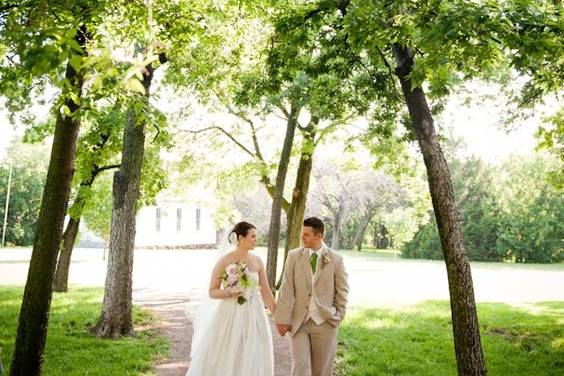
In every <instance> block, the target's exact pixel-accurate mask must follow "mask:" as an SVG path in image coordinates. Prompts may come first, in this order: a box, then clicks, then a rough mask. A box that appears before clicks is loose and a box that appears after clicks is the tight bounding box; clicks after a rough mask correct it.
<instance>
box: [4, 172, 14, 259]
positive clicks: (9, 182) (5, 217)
mask: <svg viewBox="0 0 564 376" xmlns="http://www.w3.org/2000/svg"><path fill="white" fill-rule="evenodd" d="M13 165H14V162H13V161H10V172H9V173H8V189H7V191H6V207H5V208H4V226H2V248H4V244H5V241H6V224H7V223H8V209H9V208H10V188H11V186H12V167H13Z"/></svg>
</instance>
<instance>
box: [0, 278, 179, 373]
mask: <svg viewBox="0 0 564 376" xmlns="http://www.w3.org/2000/svg"><path fill="white" fill-rule="evenodd" d="M103 293H104V290H103V289H99V288H96V289H93V288H72V289H71V291H70V292H69V293H68V294H58V293H55V294H54V295H53V301H52V304H51V312H50V315H49V334H48V336H47V345H46V349H45V362H44V364H43V374H44V375H46V376H58V375H105V376H106V375H152V374H153V372H152V371H151V364H152V363H153V361H155V360H156V359H158V358H159V357H163V356H166V354H167V351H168V343H167V341H166V339H164V338H163V337H161V336H160V335H159V333H158V332H157V330H156V329H151V327H154V323H155V320H156V318H155V317H153V316H152V315H151V314H150V313H149V312H148V311H145V310H140V309H137V308H135V307H134V323H135V327H136V328H141V329H140V330H136V334H135V336H133V337H131V338H124V339H121V340H119V341H114V340H102V339H98V338H96V337H95V336H94V335H92V334H90V333H89V332H88V330H87V328H88V327H90V326H92V325H93V324H95V322H96V321H97V319H98V317H99V315H100V311H101V303H102V298H103ZM22 294H23V288H21V287H9V286H0V348H1V349H2V353H1V354H0V358H1V359H2V362H3V363H4V366H5V368H8V369H9V363H10V361H11V357H12V352H13V349H14V341H15V336H16V330H17V321H18V316H19V309H20V304H21V298H22ZM6 371H7V370H6ZM6 373H8V372H6Z"/></svg>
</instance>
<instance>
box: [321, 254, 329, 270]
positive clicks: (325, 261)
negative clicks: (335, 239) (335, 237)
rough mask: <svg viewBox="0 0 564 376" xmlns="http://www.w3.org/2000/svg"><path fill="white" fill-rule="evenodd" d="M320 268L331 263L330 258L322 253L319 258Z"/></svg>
mask: <svg viewBox="0 0 564 376" xmlns="http://www.w3.org/2000/svg"><path fill="white" fill-rule="evenodd" d="M321 261H322V262H321V268H323V267H324V266H325V264H329V263H330V262H331V257H329V255H328V254H327V253H324V254H323V256H322V257H321Z"/></svg>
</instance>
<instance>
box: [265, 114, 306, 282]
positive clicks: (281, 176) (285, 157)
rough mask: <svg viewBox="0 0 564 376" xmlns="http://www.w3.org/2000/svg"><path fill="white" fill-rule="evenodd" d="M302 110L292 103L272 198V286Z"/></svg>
mask: <svg viewBox="0 0 564 376" xmlns="http://www.w3.org/2000/svg"><path fill="white" fill-rule="evenodd" d="M299 112H300V110H299V108H297V107H296V106H294V105H293V104H292V105H291V109H290V113H289V116H288V121H287V124H286V135H285V137H284V146H283V147H282V153H281V155H280V162H279V164H278V173H277V175H276V185H275V195H274V199H273V200H272V211H271V214H270V227H269V230H268V254H267V258H266V274H267V277H268V283H269V284H270V286H271V288H272V289H274V287H275V286H276V263H277V261H278V242H279V240H280V215H281V211H282V209H281V205H282V198H283V194H284V185H285V183H286V174H287V172H288V163H289V162H290V153H291V151H292V144H293V142H294V135H295V133H296V125H297V123H298V114H299Z"/></svg>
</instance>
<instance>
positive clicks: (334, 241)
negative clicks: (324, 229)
mask: <svg viewBox="0 0 564 376" xmlns="http://www.w3.org/2000/svg"><path fill="white" fill-rule="evenodd" d="M332 214H333V219H332V227H333V232H332V234H331V248H332V249H334V250H335V251H337V250H339V247H340V246H341V245H340V243H339V237H340V236H341V219H342V214H343V211H342V209H341V206H339V207H338V208H337V209H336V210H334V211H333V213H332Z"/></svg>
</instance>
